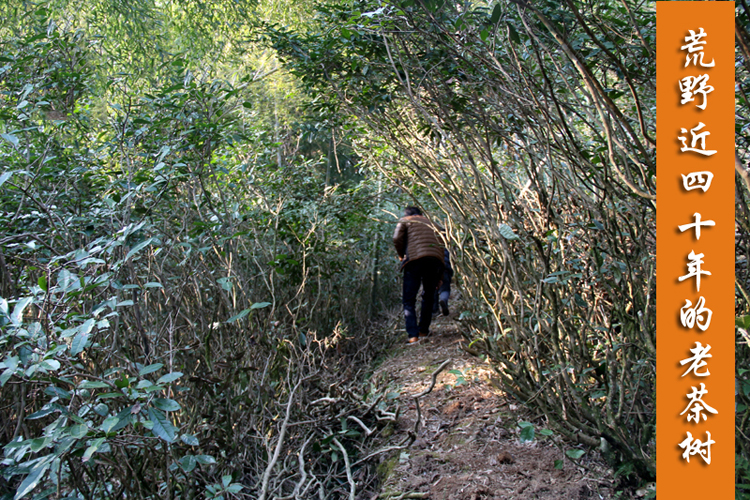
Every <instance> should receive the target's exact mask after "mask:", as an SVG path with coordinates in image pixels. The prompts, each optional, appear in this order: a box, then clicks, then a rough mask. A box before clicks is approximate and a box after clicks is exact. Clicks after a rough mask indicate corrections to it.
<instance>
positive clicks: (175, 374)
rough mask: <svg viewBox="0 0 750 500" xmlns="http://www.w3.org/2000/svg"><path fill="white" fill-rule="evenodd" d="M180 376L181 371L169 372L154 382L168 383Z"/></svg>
mask: <svg viewBox="0 0 750 500" xmlns="http://www.w3.org/2000/svg"><path fill="white" fill-rule="evenodd" d="M180 377H182V372H171V373H167V374H166V375H164V376H163V377H161V378H160V379H159V380H157V381H156V384H157V385H158V384H168V383H170V382H174V381H175V380H177V379H178V378H180Z"/></svg>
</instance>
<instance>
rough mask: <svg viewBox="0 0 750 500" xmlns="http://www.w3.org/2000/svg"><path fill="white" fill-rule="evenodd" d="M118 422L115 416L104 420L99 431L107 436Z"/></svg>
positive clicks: (118, 419)
mask: <svg viewBox="0 0 750 500" xmlns="http://www.w3.org/2000/svg"><path fill="white" fill-rule="evenodd" d="M119 422H120V417H118V416H116V415H112V416H109V417H107V418H105V419H104V422H102V425H101V427H100V429H101V430H102V431H104V433H105V434H109V432H111V431H112V428H113V427H114V426H115V425H117V424H118V423H119Z"/></svg>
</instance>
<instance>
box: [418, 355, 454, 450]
mask: <svg viewBox="0 0 750 500" xmlns="http://www.w3.org/2000/svg"><path fill="white" fill-rule="evenodd" d="M450 362H451V360H450V359H446V360H445V361H443V364H441V365H440V366H439V367H438V369H437V370H435V372H434V373H433V374H432V380H431V381H430V387H428V388H427V389H425V390H424V391H422V392H420V393H419V394H417V395H416V396H414V404H415V405H416V406H417V421H416V422H415V423H414V434H415V435H417V434H419V424H420V422H421V421H422V411H421V410H420V408H419V398H421V397H422V396H426V395H428V394H429V393H431V392H432V389H434V388H435V381H436V380H437V376H438V375H439V374H440V372H441V371H443V370H444V369H445V367H446V366H448V364H449V363H450Z"/></svg>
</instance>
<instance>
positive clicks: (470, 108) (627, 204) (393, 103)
mask: <svg viewBox="0 0 750 500" xmlns="http://www.w3.org/2000/svg"><path fill="white" fill-rule="evenodd" d="M654 14H655V13H654V5H653V3H651V4H635V3H633V2H616V3H613V2H604V3H597V4H595V5H594V4H587V5H583V4H580V3H574V2H566V3H563V4H562V5H560V4H558V3H554V4H553V3H550V2H546V3H545V2H542V3H538V2H537V3H525V4H524V5H523V7H521V6H520V5H519V4H517V3H513V2H496V3H495V4H494V5H493V6H492V7H491V8H488V7H487V6H485V5H483V4H479V3H474V4H472V3H468V4H460V5H459V4H451V3H449V2H396V3H389V4H382V3H377V2H370V1H368V0H361V1H357V2H354V3H351V2H350V3H339V2H328V3H326V4H325V5H324V6H322V7H321V8H320V9H319V12H318V14H317V17H316V20H315V26H314V27H312V25H311V28H310V29H309V30H308V31H305V32H300V31H296V32H291V31H286V30H284V29H281V28H278V27H275V26H270V27H269V28H268V29H267V33H268V35H267V36H268V39H269V41H270V42H271V43H272V44H273V46H274V47H275V48H276V49H277V50H278V51H279V52H280V54H281V55H282V57H283V58H284V61H285V62H286V63H287V64H288V66H289V67H290V68H291V69H292V71H294V73H295V74H296V75H298V76H299V77H300V78H301V79H302V81H303V83H304V85H305V87H306V88H307V89H308V91H309V92H310V93H311V94H314V95H323V96H327V97H328V98H327V99H320V100H319V101H320V102H321V104H320V108H321V109H325V111H326V112H328V113H331V114H339V115H341V114H345V113H346V114H349V115H350V116H352V118H351V120H357V122H358V123H359V124H361V126H362V127H363V128H365V129H366V130H367V134H368V135H367V139H366V140H362V141H361V142H359V143H356V144H355V146H361V147H360V148H359V149H357V151H358V152H359V154H360V155H361V157H362V158H363V160H364V161H368V162H369V163H370V164H372V165H375V166H377V168H378V170H379V171H381V172H382V173H383V174H384V175H386V176H388V178H390V179H391V180H392V182H394V183H396V184H398V185H400V186H403V187H404V189H406V190H408V191H409V192H410V194H412V195H413V196H414V197H415V198H417V199H421V198H424V197H425V196H429V197H431V198H432V202H433V203H434V204H435V206H437V207H438V208H439V210H440V211H442V212H443V213H444V214H445V215H446V217H447V224H446V225H447V226H448V227H449V233H450V238H451V240H452V242H454V243H455V245H454V246H453V248H452V250H453V252H454V259H455V261H456V267H457V269H458V273H459V274H460V275H461V276H462V277H464V278H465V279H463V283H464V285H466V290H465V292H466V294H467V295H468V298H469V304H470V310H469V311H466V314H464V313H462V315H461V317H462V320H464V321H465V322H466V323H467V325H468V326H469V328H470V330H471V331H470V333H467V336H468V337H469V339H468V340H469V341H470V342H474V343H473V344H472V345H473V346H475V347H481V349H482V350H483V351H484V353H485V354H486V355H488V357H489V359H491V360H492V361H493V363H494V364H495V366H496V368H497V371H498V373H499V374H500V376H501V377H502V379H503V381H504V385H505V387H506V389H507V390H508V391H509V392H511V393H512V394H514V395H515V396H516V397H517V398H518V399H520V400H521V401H528V404H529V405H533V406H534V407H535V408H536V409H537V410H539V411H542V412H543V413H544V414H545V415H546V416H547V418H548V419H549V421H550V425H551V426H552V427H553V428H554V429H555V430H556V431H557V432H559V433H560V434H561V435H563V436H565V437H568V438H571V439H575V440H577V441H580V440H583V441H584V442H586V443H587V444H589V445H590V446H599V445H600V443H601V439H602V438H603V439H605V441H607V443H608V444H609V446H611V447H612V448H613V450H614V451H613V452H612V453H611V455H610V457H611V459H612V461H613V463H614V464H615V465H617V464H623V463H627V462H632V463H633V464H634V466H635V468H636V470H637V472H638V474H639V475H641V476H642V477H643V478H646V479H652V478H653V476H654V474H655V454H654V448H655V440H654V427H655V412H654V371H655V370H654V364H655V346H654V341H655V339H654V330H655V329H654V322H655V309H654V308H655V303H654V300H653V296H654V279H653V278H654V255H655V240H654V234H653V228H654V221H655V219H654V215H655V214H654V206H653V199H654V197H655V192H656V191H655V177H654V174H655V157H654V148H653V145H654V141H653V135H654V122H655V116H654V113H653V109H654V105H655V91H654V87H653V80H654V73H653V72H654V68H655V64H654V47H655V17H654ZM626 284H627V286H625V285H626ZM636 395H637V396H636ZM532 430H533V428H530V427H526V428H524V429H523V431H524V432H525V433H527V434H530V433H531V432H532Z"/></svg>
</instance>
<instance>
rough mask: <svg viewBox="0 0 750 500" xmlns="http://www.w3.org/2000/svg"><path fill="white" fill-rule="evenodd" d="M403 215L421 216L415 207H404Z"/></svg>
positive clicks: (420, 212)
mask: <svg viewBox="0 0 750 500" xmlns="http://www.w3.org/2000/svg"><path fill="white" fill-rule="evenodd" d="M404 213H405V214H406V215H407V216H409V215H422V211H421V210H420V209H419V208H417V207H406V208H405V209H404Z"/></svg>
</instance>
